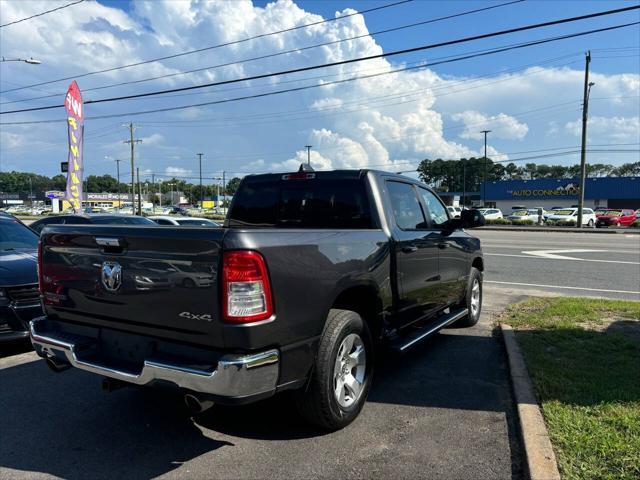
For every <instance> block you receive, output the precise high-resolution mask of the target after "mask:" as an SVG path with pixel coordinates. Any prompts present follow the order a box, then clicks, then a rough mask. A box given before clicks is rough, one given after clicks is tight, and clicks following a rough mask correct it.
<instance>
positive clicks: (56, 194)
mask: <svg viewBox="0 0 640 480" xmlns="http://www.w3.org/2000/svg"><path fill="white" fill-rule="evenodd" d="M45 196H46V197H47V198H51V199H54V198H57V199H61V198H64V197H65V192H60V191H58V190H49V191H48V192H45Z"/></svg>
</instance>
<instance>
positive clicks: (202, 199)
mask: <svg viewBox="0 0 640 480" xmlns="http://www.w3.org/2000/svg"><path fill="white" fill-rule="evenodd" d="M196 155H198V162H199V163H200V208H202V205H204V194H203V192H202V155H204V154H203V153H196Z"/></svg>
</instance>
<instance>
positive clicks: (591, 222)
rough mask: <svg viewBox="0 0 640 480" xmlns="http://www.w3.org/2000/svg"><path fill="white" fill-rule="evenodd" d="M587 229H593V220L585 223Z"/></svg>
mask: <svg viewBox="0 0 640 480" xmlns="http://www.w3.org/2000/svg"><path fill="white" fill-rule="evenodd" d="M587 227H589V228H593V220H589V222H588V223H587Z"/></svg>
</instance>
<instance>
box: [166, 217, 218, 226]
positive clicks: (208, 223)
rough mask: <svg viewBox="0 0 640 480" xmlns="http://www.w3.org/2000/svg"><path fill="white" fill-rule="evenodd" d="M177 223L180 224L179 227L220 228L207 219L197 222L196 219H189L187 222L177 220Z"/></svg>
mask: <svg viewBox="0 0 640 480" xmlns="http://www.w3.org/2000/svg"><path fill="white" fill-rule="evenodd" d="M176 222H178V225H198V226H201V227H217V226H218V224H217V223H216V222H212V221H211V220H206V219H202V220H197V219H195V218H189V219H186V220H176Z"/></svg>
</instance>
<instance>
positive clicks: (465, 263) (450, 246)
mask: <svg viewBox="0 0 640 480" xmlns="http://www.w3.org/2000/svg"><path fill="white" fill-rule="evenodd" d="M418 192H419V194H420V197H421V198H422V201H423V208H424V209H425V211H426V214H427V220H428V223H429V228H430V233H431V235H432V237H433V239H434V241H435V243H436V245H437V247H438V272H439V274H440V284H441V289H442V295H443V296H444V297H445V298H446V300H445V302H446V303H447V304H452V303H457V302H458V301H459V300H460V298H461V297H462V295H463V294H464V291H465V288H466V285H467V279H468V275H469V255H468V251H469V245H468V236H467V235H466V234H464V233H463V232H461V231H459V230H454V231H451V229H449V228H447V222H448V220H449V217H448V215H447V209H446V207H445V206H444V204H443V203H442V201H440V199H439V198H438V197H437V196H436V195H435V194H434V193H433V192H430V191H429V190H427V189H425V188H421V187H418Z"/></svg>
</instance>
